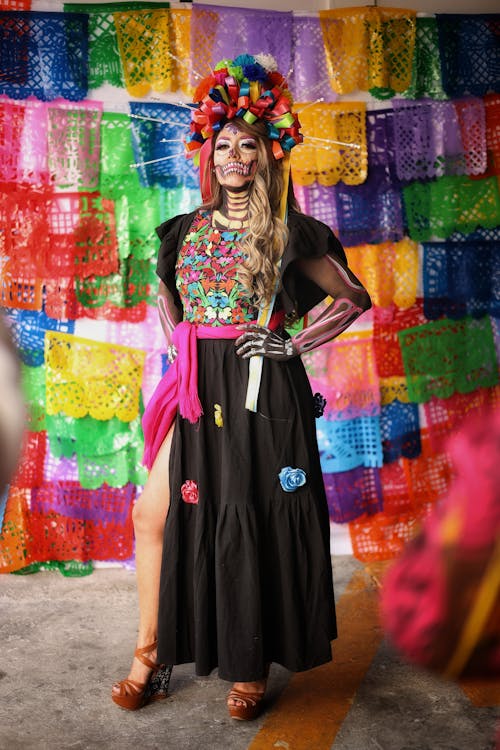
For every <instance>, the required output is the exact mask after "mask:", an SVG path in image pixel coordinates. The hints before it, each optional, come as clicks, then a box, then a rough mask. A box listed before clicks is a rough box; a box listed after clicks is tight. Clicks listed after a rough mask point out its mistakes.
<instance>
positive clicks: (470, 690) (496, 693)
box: [459, 679, 500, 708]
mask: <svg viewBox="0 0 500 750" xmlns="http://www.w3.org/2000/svg"><path fill="white" fill-rule="evenodd" d="M459 685H460V687H461V688H462V690H463V692H464V693H465V695H466V696H467V698H468V699H469V700H470V702H471V703H472V704H473V705H474V706H477V707H478V708H486V707H487V706H500V680H486V679H485V680H477V679H470V680H469V679H467V680H465V679H464V680H460V682H459Z"/></svg>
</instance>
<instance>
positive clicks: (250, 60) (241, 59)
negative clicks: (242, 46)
mask: <svg viewBox="0 0 500 750" xmlns="http://www.w3.org/2000/svg"><path fill="white" fill-rule="evenodd" d="M231 64H232V65H241V67H243V65H255V57H254V56H253V55H238V57H235V58H234V60H233V62H232V63H231Z"/></svg>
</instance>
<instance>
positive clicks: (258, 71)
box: [242, 62, 268, 81]
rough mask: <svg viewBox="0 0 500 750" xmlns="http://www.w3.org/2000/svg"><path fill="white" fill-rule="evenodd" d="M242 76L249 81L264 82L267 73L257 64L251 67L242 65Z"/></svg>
mask: <svg viewBox="0 0 500 750" xmlns="http://www.w3.org/2000/svg"><path fill="white" fill-rule="evenodd" d="M242 68H243V75H244V76H245V78H248V80H249V81H266V80H267V75H268V74H267V71H265V70H264V68H263V67H262V65H259V63H256V62H254V63H252V64H251V65H243V66H242Z"/></svg>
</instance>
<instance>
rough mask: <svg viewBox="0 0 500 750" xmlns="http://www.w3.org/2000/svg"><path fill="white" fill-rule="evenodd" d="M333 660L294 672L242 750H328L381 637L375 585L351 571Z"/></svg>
mask: <svg viewBox="0 0 500 750" xmlns="http://www.w3.org/2000/svg"><path fill="white" fill-rule="evenodd" d="M337 624H338V630H339V637H338V639H337V640H336V641H334V642H333V661H332V662H330V663H329V664H325V665H323V666H321V667H317V668H316V669H312V670H310V671H309V672H300V673H297V674H294V675H293V677H292V678H291V679H290V682H289V683H288V685H287V686H286V688H285V689H284V690H283V692H282V694H281V696H280V697H279V699H278V701H277V702H276V704H275V705H274V706H273V708H272V709H271V710H270V711H269V713H268V716H267V719H266V721H265V722H264V724H263V726H262V728H261V729H260V731H259V732H258V733H257V735H256V736H255V738H254V739H253V741H252V742H251V744H250V745H249V746H248V750H271V748H281V749H283V750H311V748H314V750H330V748H331V746H332V744H333V742H334V740H335V737H336V735H337V732H338V731H339V729H340V727H341V726H342V722H343V721H344V719H345V717H346V716H347V714H348V712H349V709H350V708H351V705H352V702H353V700H354V696H355V695H356V691H357V689H358V687H359V685H360V683H361V681H362V680H363V677H364V676H365V674H366V672H367V670H368V667H369V666H370V664H371V662H372V660H373V657H374V656H375V654H376V652H377V650H378V647H379V645H380V642H381V639H382V631H381V628H380V625H379V621H378V615H377V587H376V584H375V582H374V581H373V579H372V578H371V577H370V576H368V575H367V574H366V573H365V572H364V571H356V572H355V573H354V575H353V577H352V578H351V580H350V582H349V584H348V586H347V588H346V590H345V592H344V594H343V595H342V596H341V597H340V600H339V602H338V604H337Z"/></svg>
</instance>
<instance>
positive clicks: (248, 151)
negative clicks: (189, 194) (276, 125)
mask: <svg viewBox="0 0 500 750" xmlns="http://www.w3.org/2000/svg"><path fill="white" fill-rule="evenodd" d="M213 158H214V167H215V173H216V176H217V180H218V181H219V183H220V184H221V185H222V187H225V188H228V189H232V190H241V189H242V188H245V187H246V186H247V185H248V184H249V183H250V182H251V181H252V180H253V178H254V175H255V170H256V168H257V141H256V140H255V138H254V137H253V136H251V135H248V134H247V133H244V132H243V131H242V130H239V129H238V128H237V127H236V125H234V124H233V123H229V124H227V125H225V127H224V128H223V129H222V130H221V132H220V133H219V135H218V137H217V141H216V144H215V151H214V157H213Z"/></svg>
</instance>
